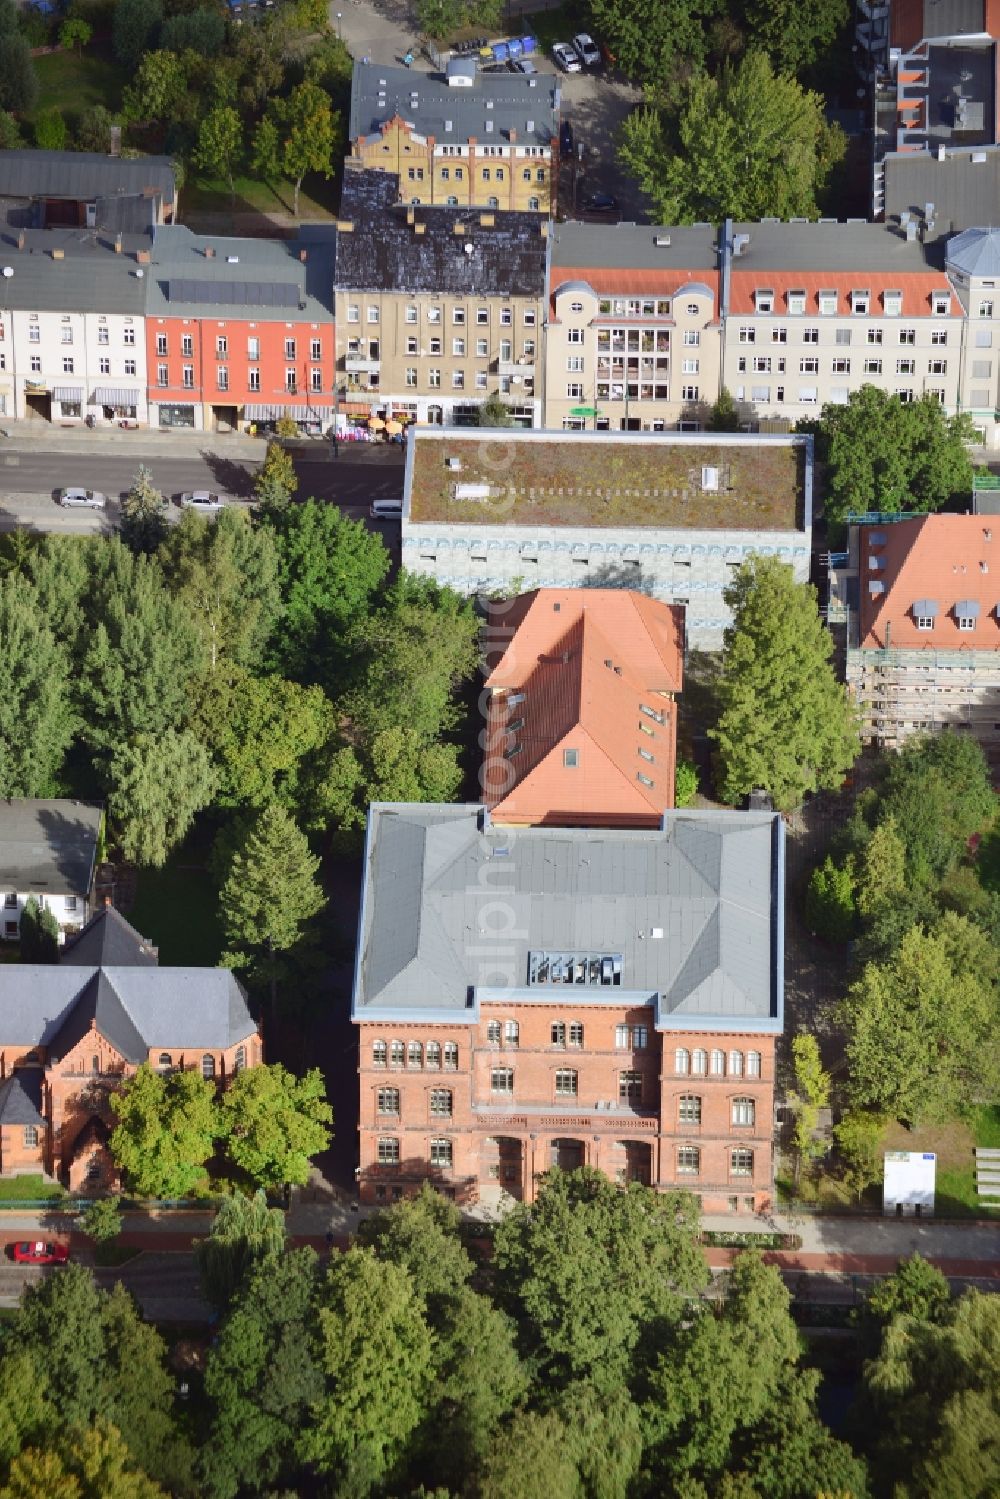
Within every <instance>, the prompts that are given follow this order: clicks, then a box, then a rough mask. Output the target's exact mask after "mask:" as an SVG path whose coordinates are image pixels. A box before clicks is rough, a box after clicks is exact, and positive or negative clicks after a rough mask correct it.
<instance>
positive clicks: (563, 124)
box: [559, 120, 573, 156]
mask: <svg viewBox="0 0 1000 1499" xmlns="http://www.w3.org/2000/svg"><path fill="white" fill-rule="evenodd" d="M559 155H560V156H572V155H573V126H572V125H571V124H570V122H569V120H560V121H559Z"/></svg>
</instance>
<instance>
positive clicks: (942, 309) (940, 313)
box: [931, 291, 951, 317]
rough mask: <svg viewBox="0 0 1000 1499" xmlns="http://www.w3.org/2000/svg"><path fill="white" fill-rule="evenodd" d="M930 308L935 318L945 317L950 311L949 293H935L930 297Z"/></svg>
mask: <svg viewBox="0 0 1000 1499" xmlns="http://www.w3.org/2000/svg"><path fill="white" fill-rule="evenodd" d="M931 307H932V308H933V311H934V316H935V317H947V316H948V314H949V312H950V311H951V293H950V292H946V291H936V292H934V294H933V295H932V297H931Z"/></svg>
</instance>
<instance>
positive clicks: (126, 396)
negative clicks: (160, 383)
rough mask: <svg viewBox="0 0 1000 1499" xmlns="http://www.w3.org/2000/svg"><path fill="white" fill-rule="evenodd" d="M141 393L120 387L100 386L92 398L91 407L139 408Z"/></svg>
mask: <svg viewBox="0 0 1000 1499" xmlns="http://www.w3.org/2000/svg"><path fill="white" fill-rule="evenodd" d="M140 394H141V393H140V392H139V391H138V390H125V389H124V388H123V387H122V386H119V385H99V386H98V387H97V389H96V390H95V391H94V394H93V395H92V396H91V398H90V404H91V406H138V404H139V397H140Z"/></svg>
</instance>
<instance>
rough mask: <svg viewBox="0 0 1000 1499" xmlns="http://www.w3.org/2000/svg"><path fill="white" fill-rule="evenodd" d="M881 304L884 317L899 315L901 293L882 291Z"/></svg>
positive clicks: (901, 304) (901, 303)
mask: <svg viewBox="0 0 1000 1499" xmlns="http://www.w3.org/2000/svg"><path fill="white" fill-rule="evenodd" d="M882 306H883V308H884V309H885V315H886V317H899V316H900V314H901V313H902V311H903V293H902V292H901V291H884V292H883V293H882Z"/></svg>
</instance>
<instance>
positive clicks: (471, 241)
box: [335, 168, 548, 427]
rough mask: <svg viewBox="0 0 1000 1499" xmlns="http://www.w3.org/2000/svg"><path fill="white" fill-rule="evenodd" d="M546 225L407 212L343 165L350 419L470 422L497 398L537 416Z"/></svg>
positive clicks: (342, 336) (386, 186) (530, 417)
mask: <svg viewBox="0 0 1000 1499" xmlns="http://www.w3.org/2000/svg"><path fill="white" fill-rule="evenodd" d="M547 245H548V221H547V220H546V219H544V218H541V217H539V215H538V214H536V213H502V214H501V213H494V212H484V211H480V210H476V211H475V212H469V211H463V210H460V209H456V208H438V207H433V208H425V207H413V206H407V205H405V204H400V203H399V202H398V194H397V190H396V178H395V177H394V176H390V175H388V174H386V173H383V172H375V171H365V170H361V169H354V170H352V169H350V168H348V169H347V170H346V171H345V174H344V190H343V197H342V200H341V219H340V221H339V223H338V225H337V264H336V282H335V285H336V323H337V370H338V376H337V378H338V384H339V389H340V392H341V402H342V404H341V408H340V409H341V410H342V411H344V412H345V413H346V414H347V415H360V416H368V415H378V416H391V415H393V414H395V415H397V416H404V417H407V418H410V419H415V420H417V421H419V422H426V423H429V424H431V425H441V424H442V423H444V424H453V423H454V424H463V423H465V424H469V423H474V422H475V421H476V408H477V406H478V405H479V404H480V403H481V402H482V401H484V400H485V399H486V398H487V397H488V396H490V395H496V394H499V395H501V396H503V398H504V399H505V400H506V401H507V402H508V404H509V405H510V407H511V411H512V415H513V419H514V421H515V423H516V424H517V425H519V426H525V427H537V426H539V425H540V424H541V419H542V391H541V384H542V368H543V366H542V349H541V342H540V340H541V338H542V335H543V322H544V292H545V260H546V251H547Z"/></svg>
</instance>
